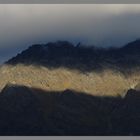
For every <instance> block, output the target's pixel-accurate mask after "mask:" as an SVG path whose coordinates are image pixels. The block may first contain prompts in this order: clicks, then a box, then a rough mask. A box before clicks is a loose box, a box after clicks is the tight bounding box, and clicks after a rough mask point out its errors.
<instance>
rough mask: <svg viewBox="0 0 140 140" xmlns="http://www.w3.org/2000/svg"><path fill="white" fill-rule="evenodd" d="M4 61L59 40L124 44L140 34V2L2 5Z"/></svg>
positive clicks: (0, 33)
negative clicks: (35, 47)
mask: <svg viewBox="0 0 140 140" xmlns="http://www.w3.org/2000/svg"><path fill="white" fill-rule="evenodd" d="M0 20H1V24H0V62H2V61H4V60H5V59H7V58H9V57H11V56H12V55H14V54H16V53H17V52H19V50H22V49H25V48H27V47H28V46H30V45H32V44H36V43H37V44H38V43H47V42H49V41H56V40H68V41H71V42H73V43H78V42H82V43H83V44H94V45H96V46H122V45H124V44H125V43H127V42H129V41H132V40H135V39H137V38H139V37H140V30H139V24H140V5H126V4H119V5H117V4H116V5H113V4H105V5H103V4H99V5H96V4H93V5H92V4H90V5H88V4H83V5H82V4H81V5H80V4H58V5H57V4H52V5H50V4H48V5H47V4H44V5H43V4H42V5H41V4H40V5H39V4H37V5H35V4H34V5H33V4H31V5H27V4H21V5H18V4H13V5H10V4H9V5H8V4H6V5H0Z"/></svg>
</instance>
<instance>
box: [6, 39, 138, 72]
mask: <svg viewBox="0 0 140 140" xmlns="http://www.w3.org/2000/svg"><path fill="white" fill-rule="evenodd" d="M19 63H21V64H25V65H37V66H46V67H48V68H59V67H65V68H69V69H77V70H80V71H82V72H89V71H93V70H95V71H97V72H98V71H102V70H104V69H107V68H109V69H114V70H119V71H121V72H131V70H135V69H136V68H139V67H140V40H136V41H134V42H130V43H128V44H127V45H125V46H123V47H121V48H108V49H107V48H106V49H105V48H97V47H94V46H91V47H86V46H83V45H80V43H79V44H78V45H76V46H75V45H73V44H72V43H70V42H68V41H57V42H54V43H53V42H51V43H48V44H42V45H41V44H36V45H33V46H31V47H29V48H28V49H27V50H24V51H23V52H21V53H20V54H18V55H17V56H15V57H13V58H11V59H10V60H8V61H7V62H6V64H11V65H16V64H19Z"/></svg>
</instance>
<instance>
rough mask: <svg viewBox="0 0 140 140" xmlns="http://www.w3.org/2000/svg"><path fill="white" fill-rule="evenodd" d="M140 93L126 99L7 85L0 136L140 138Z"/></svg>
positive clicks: (0, 97)
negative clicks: (112, 136) (123, 136)
mask: <svg viewBox="0 0 140 140" xmlns="http://www.w3.org/2000/svg"><path fill="white" fill-rule="evenodd" d="M139 101H140V92H138V91H135V90H129V91H128V93H127V95H126V97H125V98H120V97H115V98H114V97H97V96H90V95H87V94H85V93H79V92H76V91H72V90H65V91H63V92H57V91H44V90H41V89H36V88H28V87H25V86H17V85H7V86H6V87H5V88H4V89H3V90H2V92H1V94H0V114H1V115H0V130H1V131H0V135H92V136H94V135H140V131H139V129H140V119H139V117H140V110H139V107H140V102H139Z"/></svg>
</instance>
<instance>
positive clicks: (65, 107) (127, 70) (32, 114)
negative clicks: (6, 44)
mask: <svg viewBox="0 0 140 140" xmlns="http://www.w3.org/2000/svg"><path fill="white" fill-rule="evenodd" d="M0 90H1V91H0V114H1V115H0V130H1V131H0V135H7V136H10V135H14V136H15V135H18V136H25V135H28V136H31V135H33V136H37V135H41V136H42V135H43V136H57V135H59V136H65V135H67V136H78V135H82V136H105V135H106V136H107V135H113V136H118V135H123V136H124V135H127V136H128V135H140V131H139V130H140V119H139V118H140V110H139V107H140V40H135V41H133V42H130V43H128V44H126V45H125V46H122V47H119V48H97V47H95V46H84V45H81V44H80V43H78V44H77V45H73V44H72V43H70V42H68V41H57V42H50V43H47V44H36V45H32V46H30V47H29V48H28V49H26V50H24V51H22V52H21V53H19V54H17V56H15V57H13V58H11V59H9V60H8V61H6V62H5V63H4V64H3V65H2V66H1V67H0Z"/></svg>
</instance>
